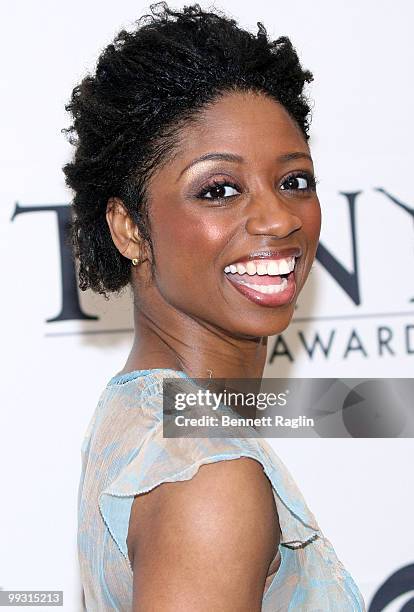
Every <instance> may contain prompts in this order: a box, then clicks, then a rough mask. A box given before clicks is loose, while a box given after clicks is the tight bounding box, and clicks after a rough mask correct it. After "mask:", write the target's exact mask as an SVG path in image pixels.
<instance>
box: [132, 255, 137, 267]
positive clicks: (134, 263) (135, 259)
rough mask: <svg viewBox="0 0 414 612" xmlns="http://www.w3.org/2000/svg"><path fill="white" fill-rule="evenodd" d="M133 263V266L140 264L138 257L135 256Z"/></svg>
mask: <svg viewBox="0 0 414 612" xmlns="http://www.w3.org/2000/svg"><path fill="white" fill-rule="evenodd" d="M131 263H132V265H133V266H137V265H138V259H137V258H136V257H134V259H133V260H132V262H131Z"/></svg>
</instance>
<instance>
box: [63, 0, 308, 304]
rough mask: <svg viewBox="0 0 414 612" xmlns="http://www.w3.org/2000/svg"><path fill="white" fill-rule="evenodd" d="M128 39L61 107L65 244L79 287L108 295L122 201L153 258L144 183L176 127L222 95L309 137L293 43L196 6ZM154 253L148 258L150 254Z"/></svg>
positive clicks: (164, 156) (303, 78)
mask: <svg viewBox="0 0 414 612" xmlns="http://www.w3.org/2000/svg"><path fill="white" fill-rule="evenodd" d="M150 10H151V14H150V15H144V16H143V17H141V18H140V19H139V20H138V22H137V25H136V28H135V29H134V30H133V31H132V32H127V31H126V30H122V31H121V32H119V34H118V35H117V36H116V38H115V39H114V41H113V43H112V44H110V45H108V46H107V47H106V48H105V49H104V51H103V52H102V53H101V55H100V57H99V59H98V62H97V66H96V71H95V74H93V75H87V76H86V77H85V78H84V79H83V80H82V82H81V83H80V84H79V85H77V86H76V87H75V88H74V90H73V92H72V96H71V99H70V102H69V104H67V106H66V110H68V111H69V112H70V113H71V114H72V117H73V124H72V125H71V127H69V128H68V129H66V130H63V131H64V132H66V133H67V134H68V135H69V141H70V143H71V144H73V145H75V155H74V158H73V160H72V161H71V162H70V163H68V164H66V165H65V166H64V168H63V171H64V173H65V176H66V183H67V185H68V186H69V187H70V188H71V189H72V190H73V192H74V200H73V212H74V215H73V222H72V225H71V239H72V245H73V249H74V255H75V257H77V258H78V259H79V287H80V289H82V290H85V289H88V288H91V289H92V290H93V291H96V292H98V293H102V294H103V295H104V296H105V297H107V292H112V291H119V290H120V289H122V288H123V287H124V286H126V285H127V284H128V283H129V280H130V271H131V267H130V264H131V262H130V260H129V259H127V258H126V257H124V256H123V255H121V254H120V253H119V251H118V250H117V248H116V247H115V245H114V243H113V241H112V238H111V235H110V231H109V227H108V225H107V222H106V216H105V213H106V206H107V203H108V199H109V198H111V197H119V198H120V199H121V200H122V201H123V203H124V205H125V208H126V209H127V211H128V213H129V214H130V215H131V218H132V219H133V221H134V222H135V223H136V224H137V226H138V228H139V231H140V233H141V236H142V237H143V239H144V240H145V242H146V244H147V246H148V247H149V249H150V252H151V253H152V244H151V235H150V224H149V218H148V201H147V200H148V198H147V193H146V185H147V184H148V180H149V179H150V178H151V176H152V174H153V173H154V171H155V170H156V169H157V168H159V167H160V166H161V165H162V164H165V163H166V162H168V160H169V159H171V155H172V154H173V152H174V150H175V147H176V145H177V143H178V141H179V140H178V137H179V132H180V128H182V127H183V126H185V125H186V123H187V124H188V122H189V121H192V120H194V119H195V118H196V117H197V114H198V113H200V112H201V111H202V110H203V108H205V107H206V106H207V104H208V103H210V102H214V100H216V99H218V98H219V97H220V96H221V95H222V94H223V93H225V92H229V91H252V92H259V93H263V94H265V95H268V96H270V97H271V98H273V99H275V100H277V101H278V102H280V103H281V104H282V105H283V106H284V108H285V109H286V110H287V112H288V113H289V114H290V116H291V117H292V118H293V119H294V120H295V121H296V122H297V124H298V126H299V127H300V129H301V131H302V133H303V135H304V137H305V139H307V138H308V127H309V121H308V117H309V113H310V108H309V105H308V102H307V100H306V98H305V96H304V94H303V88H304V85H305V83H307V82H310V81H311V80H312V75H311V73H310V72H308V71H306V70H302V67H301V65H300V63H299V59H298V56H297V54H296V51H295V50H294V48H293V46H292V44H291V42H290V40H289V39H288V38H286V37H284V36H283V37H280V38H278V39H277V40H275V41H270V40H269V39H268V36H267V33H266V30H265V28H264V27H263V25H262V24H261V23H260V22H258V23H257V26H258V32H257V34H256V35H254V34H252V33H250V32H247V31H245V30H243V29H241V28H240V27H238V25H237V22H236V21H235V20H234V19H230V18H228V17H226V16H225V15H223V14H222V13H221V12H220V11H217V10H216V9H214V12H208V11H203V10H202V9H201V8H200V6H199V5H198V4H193V5H191V6H185V7H184V8H183V9H182V10H180V11H178V10H174V9H171V8H169V7H168V5H167V4H166V3H165V2H159V3H157V4H153V5H151V7H150ZM152 254H153V253H152Z"/></svg>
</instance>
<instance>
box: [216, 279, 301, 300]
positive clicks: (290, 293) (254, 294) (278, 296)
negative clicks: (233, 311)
mask: <svg viewBox="0 0 414 612" xmlns="http://www.w3.org/2000/svg"><path fill="white" fill-rule="evenodd" d="M225 276H226V278H227V280H228V281H229V283H231V285H232V286H233V287H234V288H235V289H237V291H239V293H241V294H242V295H244V296H245V297H247V298H248V299H249V300H250V301H251V302H254V303H255V304H258V305H259V306H267V307H269V308H273V307H275V306H283V305H284V304H289V303H290V302H291V301H292V300H293V298H294V295H295V293H296V281H295V273H294V272H290V273H289V276H288V277H287V285H286V287H285V289H283V291H281V292H280V293H261V292H260V291H256V290H255V289H252V288H251V287H248V286H247V285H242V284H241V283H237V282H235V281H231V280H230V278H229V276H227V274H226V275H225Z"/></svg>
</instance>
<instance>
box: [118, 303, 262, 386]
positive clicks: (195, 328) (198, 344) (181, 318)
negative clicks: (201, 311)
mask: <svg viewBox="0 0 414 612" xmlns="http://www.w3.org/2000/svg"><path fill="white" fill-rule="evenodd" d="M134 327H135V338H134V343H133V346H132V349H131V352H130V355H129V357H128V359H127V362H126V364H125V367H124V369H123V371H124V372H130V371H132V370H140V369H151V368H171V369H174V370H182V371H184V372H185V373H186V374H188V375H189V376H190V377H194V378H197V377H198V378H209V377H211V378H262V376H263V370H264V366H265V364H266V355H267V337H256V338H236V337H232V336H230V335H229V334H227V333H226V332H225V331H224V330H221V329H218V328H216V327H213V326H212V325H210V324H208V323H206V322H205V321H199V320H197V319H195V318H194V317H192V316H190V315H187V314H185V313H183V312H180V311H178V310H176V309H175V308H174V307H172V306H171V305H166V304H165V302H162V303H159V304H155V305H154V303H151V304H150V305H148V307H146V306H145V304H144V303H142V301H141V303H137V300H136V301H135V307H134Z"/></svg>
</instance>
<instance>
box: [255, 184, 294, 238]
mask: <svg viewBox="0 0 414 612" xmlns="http://www.w3.org/2000/svg"><path fill="white" fill-rule="evenodd" d="M293 206H294V204H293V202H292V203H289V202H285V201H284V198H282V197H280V196H279V195H278V194H277V193H275V192H272V191H267V192H266V193H264V192H262V193H261V194H258V195H257V197H255V198H253V199H252V201H251V203H250V205H249V208H248V213H247V220H246V230H247V232H248V233H249V234H251V235H258V234H263V235H267V236H275V238H285V237H286V236H289V235H290V234H292V233H293V232H295V231H297V230H298V229H300V228H301V227H302V220H301V219H300V217H298V216H297V215H296V214H295V213H294V211H293V210H292V208H293Z"/></svg>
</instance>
